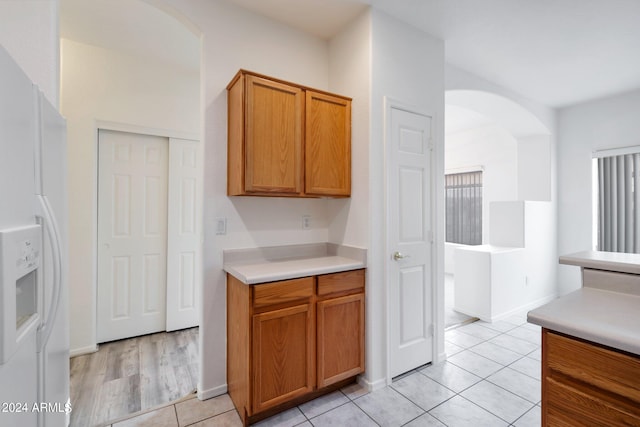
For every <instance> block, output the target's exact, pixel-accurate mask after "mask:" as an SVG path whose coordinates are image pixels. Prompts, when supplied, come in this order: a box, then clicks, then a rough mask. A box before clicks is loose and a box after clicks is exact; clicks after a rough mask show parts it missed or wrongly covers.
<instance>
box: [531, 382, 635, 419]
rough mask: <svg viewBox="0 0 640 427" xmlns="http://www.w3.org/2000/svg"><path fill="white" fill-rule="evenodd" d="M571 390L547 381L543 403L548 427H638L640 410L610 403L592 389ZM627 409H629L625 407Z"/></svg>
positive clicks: (564, 385)
mask: <svg viewBox="0 0 640 427" xmlns="http://www.w3.org/2000/svg"><path fill="white" fill-rule="evenodd" d="M578 387H579V388H574V387H571V386H569V385H567V384H563V383H562V382H559V381H556V380H554V379H551V378H547V379H546V392H547V396H546V399H545V400H544V401H543V404H542V405H543V411H544V412H545V413H544V420H545V421H546V424H545V425H548V426H571V427H573V426H607V427H609V426H637V425H640V410H639V409H638V408H637V407H634V406H633V405H631V406H626V405H619V404H618V403H617V402H611V401H608V399H607V398H606V397H607V395H606V394H600V393H593V391H592V390H589V388H588V387H587V388H583V386H578ZM625 406H626V407H625Z"/></svg>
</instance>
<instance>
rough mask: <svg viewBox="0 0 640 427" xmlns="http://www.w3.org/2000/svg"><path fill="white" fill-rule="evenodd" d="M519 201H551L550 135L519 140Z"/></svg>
mask: <svg viewBox="0 0 640 427" xmlns="http://www.w3.org/2000/svg"><path fill="white" fill-rule="evenodd" d="M518 200H537V201H550V200H551V146H550V143H549V135H532V136H528V137H522V138H518Z"/></svg>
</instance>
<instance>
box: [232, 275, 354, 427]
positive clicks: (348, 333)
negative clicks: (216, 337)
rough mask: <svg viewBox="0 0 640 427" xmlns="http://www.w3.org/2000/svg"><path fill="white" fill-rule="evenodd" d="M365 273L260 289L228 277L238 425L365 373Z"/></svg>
mask: <svg viewBox="0 0 640 427" xmlns="http://www.w3.org/2000/svg"><path fill="white" fill-rule="evenodd" d="M364 288H365V270H363V269H361V270H353V271H346V272H340V273H329V274H325V275H321V276H308V277H302V278H298V279H290V280H282V281H277V282H271V283H264V284H259V285H255V286H254V285H246V284H244V283H242V282H240V281H239V280H238V279H236V278H235V277H233V276H232V275H227V383H228V389H229V396H230V397H231V400H232V401H233V404H234V405H235V407H236V409H237V410H238V413H239V414H240V418H241V419H242V422H243V424H244V425H245V426H246V425H248V424H251V423H254V422H256V421H259V420H261V419H264V418H267V417H269V416H271V415H274V414H276V413H278V412H281V411H283V410H286V409H288V408H291V407H294V406H297V405H299V404H301V403H304V402H306V401H308V400H312V399H315V398H316V397H318V396H321V395H323V394H326V393H329V392H331V391H334V390H336V389H339V388H340V387H343V386H344V385H346V384H349V383H352V382H353V381H354V379H355V377H356V376H357V375H358V374H361V373H363V372H364V363H365V355H364V348H365V340H364V337H365V333H364V332H365V325H364V322H365V289H364Z"/></svg>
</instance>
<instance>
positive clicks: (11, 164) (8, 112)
mask: <svg viewBox="0 0 640 427" xmlns="http://www.w3.org/2000/svg"><path fill="white" fill-rule="evenodd" d="M66 158H67V154H66V123H65V120H64V119H63V118H62V116H61V115H60V114H59V113H58V112H57V110H56V108H54V107H53V106H52V105H51V104H50V103H49V102H48V101H47V100H46V98H45V97H44V96H43V95H42V93H41V92H40V91H39V90H38V88H37V87H36V86H35V85H34V84H33V83H32V82H31V81H30V79H29V78H28V77H27V76H26V75H25V73H24V72H23V71H22V70H21V68H20V67H19V66H18V65H17V64H16V63H15V61H14V60H13V58H11V56H10V55H9V54H8V53H7V52H6V50H5V49H4V48H3V47H2V46H0V426H3V427H5V426H6V427H13V426H16V427H30V426H33V427H64V426H67V425H68V423H69V419H70V410H71V409H72V408H71V404H70V401H69V318H68V286H67V283H68V282H67V280H68V279H67V277H68V276H67V275H68V257H67V252H68V251H67V236H68V234H67V229H68V224H67V216H68V214H67V195H66V188H67V187H66V174H67V167H66Z"/></svg>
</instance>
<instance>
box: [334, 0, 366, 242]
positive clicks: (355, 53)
mask: <svg viewBox="0 0 640 427" xmlns="http://www.w3.org/2000/svg"><path fill="white" fill-rule="evenodd" d="M370 71H371V13H370V11H368V10H367V11H366V12H365V13H363V14H362V15H361V16H360V17H359V18H357V19H356V20H355V21H354V22H352V23H351V24H350V25H348V26H347V28H346V29H344V30H343V31H342V33H340V34H338V35H336V36H335V37H333V38H332V39H331V41H330V43H329V89H330V90H331V91H335V92H337V93H342V94H345V95H347V96H350V97H352V98H353V101H352V104H351V159H352V161H351V190H352V191H351V193H352V195H351V197H350V198H346V199H333V200H331V199H330V200H329V202H328V203H329V218H330V226H329V241H330V242H332V243H339V244H345V245H350V246H358V247H363V248H366V247H367V246H368V244H369V242H368V239H369V139H370V120H369V107H370V103H371V72H370Z"/></svg>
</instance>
